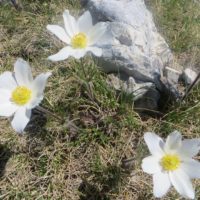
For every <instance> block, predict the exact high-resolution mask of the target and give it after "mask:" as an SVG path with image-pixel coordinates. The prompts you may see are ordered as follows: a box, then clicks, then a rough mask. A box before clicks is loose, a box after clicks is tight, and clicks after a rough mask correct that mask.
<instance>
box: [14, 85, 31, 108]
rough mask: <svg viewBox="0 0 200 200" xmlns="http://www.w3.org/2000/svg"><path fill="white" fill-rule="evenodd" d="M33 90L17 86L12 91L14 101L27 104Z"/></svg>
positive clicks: (18, 103)
mask: <svg viewBox="0 0 200 200" xmlns="http://www.w3.org/2000/svg"><path fill="white" fill-rule="evenodd" d="M31 96H32V91H31V90H30V89H29V88H27V87H25V86H19V87H16V88H15V89H14V90H13V92H12V101H13V102H14V103H16V104H17V105H20V106H22V105H25V104H26V103H28V101H29V100H30V99H31Z"/></svg>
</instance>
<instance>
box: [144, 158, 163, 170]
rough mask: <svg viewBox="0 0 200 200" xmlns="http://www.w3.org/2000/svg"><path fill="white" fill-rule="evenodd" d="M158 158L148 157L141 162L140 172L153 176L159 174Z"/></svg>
mask: <svg viewBox="0 0 200 200" xmlns="http://www.w3.org/2000/svg"><path fill="white" fill-rule="evenodd" d="M159 160H160V159H159V158H158V157H155V156H149V157H146V158H144V159H143V160H142V170H143V171H144V172H146V173H148V174H155V173H157V172H161V166H160V164H159Z"/></svg>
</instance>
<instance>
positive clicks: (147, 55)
mask: <svg viewBox="0 0 200 200" xmlns="http://www.w3.org/2000/svg"><path fill="white" fill-rule="evenodd" d="M88 8H89V10H90V11H91V13H92V14H93V16H95V18H96V19H97V20H103V21H106V23H107V24H108V32H109V33H110V34H111V38H112V41H111V43H110V45H106V46H104V53H103V57H102V60H101V61H102V67H103V68H104V70H105V71H106V72H119V71H122V72H125V73H126V74H127V75H129V76H132V77H134V78H135V80H138V81H143V82H146V81H147V82H149V81H151V82H155V83H156V84H157V85H158V86H159V77H160V76H161V75H162V73H163V69H164V67H165V66H166V65H167V64H168V63H170V62H171V61H172V58H173V57H172V54H171V51H170V49H169V47H168V45H167V43H166V42H165V40H164V39H163V38H162V37H161V35H160V34H159V33H158V31H157V29H156V27H155V24H154V22H153V20H152V15H151V13H150V12H149V11H148V10H147V8H146V6H145V4H144V1H143V0H121V1H120V0H109V1H108V0H89V1H88ZM106 42H107V41H106Z"/></svg>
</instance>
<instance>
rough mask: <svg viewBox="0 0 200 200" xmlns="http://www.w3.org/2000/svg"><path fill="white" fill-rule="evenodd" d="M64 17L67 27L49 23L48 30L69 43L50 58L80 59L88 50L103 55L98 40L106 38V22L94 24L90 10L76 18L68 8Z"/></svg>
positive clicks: (55, 59) (96, 54)
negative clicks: (70, 57)
mask: <svg viewBox="0 0 200 200" xmlns="http://www.w3.org/2000/svg"><path fill="white" fill-rule="evenodd" d="M63 19H64V27H65V28H62V27H61V26H58V25H47V30H49V31H50V32H51V33H53V34H54V35H56V36H57V37H58V38H59V39H60V40H61V41H63V42H64V43H65V44H67V46H66V47H64V48H63V49H61V50H60V51H59V52H58V53H57V54H55V55H52V56H49V57H48V59H49V60H51V61H61V60H65V59H67V58H68V57H69V56H72V57H74V58H76V59H79V58H81V57H83V56H84V55H85V54H86V53H87V52H91V53H93V54H94V55H95V56H97V57H100V56H101V55H102V49H101V48H99V47H97V42H99V40H102V41H103V40H105V38H104V34H105V32H106V29H107V26H106V25H105V23H103V22H99V23H97V24H95V25H94V26H93V24H92V17H91V14H90V12H89V11H86V12H85V13H83V15H82V16H80V17H79V18H78V19H77V20H76V19H75V18H74V17H73V16H71V15H70V14H69V11H68V10H65V11H64V13H63Z"/></svg>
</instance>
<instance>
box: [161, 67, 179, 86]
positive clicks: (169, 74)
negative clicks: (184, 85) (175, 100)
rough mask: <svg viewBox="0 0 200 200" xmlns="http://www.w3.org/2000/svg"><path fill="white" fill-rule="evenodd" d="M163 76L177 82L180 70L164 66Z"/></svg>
mask: <svg viewBox="0 0 200 200" xmlns="http://www.w3.org/2000/svg"><path fill="white" fill-rule="evenodd" d="M164 76H165V77H166V78H167V79H168V80H171V82H173V83H175V84H177V83H178V81H179V78H180V76H181V72H179V71H177V70H175V69H173V68H170V67H165V69H164Z"/></svg>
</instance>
